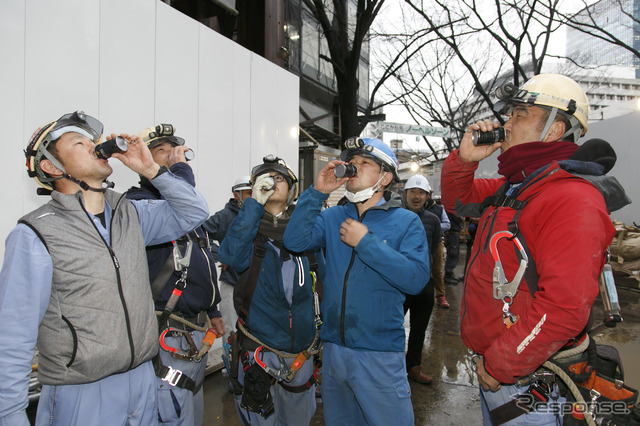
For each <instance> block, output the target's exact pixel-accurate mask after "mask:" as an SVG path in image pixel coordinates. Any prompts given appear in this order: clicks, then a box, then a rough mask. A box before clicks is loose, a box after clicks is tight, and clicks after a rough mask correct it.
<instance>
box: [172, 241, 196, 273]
mask: <svg viewBox="0 0 640 426" xmlns="http://www.w3.org/2000/svg"><path fill="white" fill-rule="evenodd" d="M172 243H173V265H174V269H175V270H176V271H182V269H183V268H185V269H186V268H188V267H189V263H191V250H192V249H193V240H192V239H191V236H190V235H189V234H187V250H186V251H185V252H184V256H183V255H182V253H180V247H179V246H178V243H176V242H175V241H172Z"/></svg>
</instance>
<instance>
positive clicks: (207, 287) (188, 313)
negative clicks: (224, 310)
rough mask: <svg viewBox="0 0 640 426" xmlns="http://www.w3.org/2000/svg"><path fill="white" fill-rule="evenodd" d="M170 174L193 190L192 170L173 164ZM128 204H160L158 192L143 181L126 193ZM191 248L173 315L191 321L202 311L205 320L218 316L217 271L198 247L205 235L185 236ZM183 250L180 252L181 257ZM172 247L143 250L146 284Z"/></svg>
mask: <svg viewBox="0 0 640 426" xmlns="http://www.w3.org/2000/svg"><path fill="white" fill-rule="evenodd" d="M171 173H173V174H174V175H176V176H178V177H180V178H182V179H183V180H185V181H186V182H187V183H189V185H191V186H193V187H195V186H196V183H195V179H194V176H193V170H192V169H191V166H189V165H188V164H187V163H176V164H174V165H173V166H171ZM127 198H128V199H130V200H161V199H163V197H162V196H161V195H160V192H159V191H158V190H157V189H156V188H155V187H154V186H153V185H151V183H150V182H149V181H148V180H147V179H142V180H141V181H140V188H138V187H135V186H134V187H131V188H129V190H128V191H127ZM189 234H190V235H191V237H192V238H193V241H194V244H193V249H192V253H191V259H190V265H189V268H188V270H187V287H186V288H185V290H184V291H183V292H182V295H181V296H180V299H178V304H177V305H176V307H175V309H174V311H176V312H180V313H182V314H183V315H184V316H185V317H194V316H196V315H198V313H200V312H202V311H207V314H208V315H209V318H214V317H219V316H221V314H220V311H218V303H220V294H219V291H218V281H217V269H216V265H215V260H214V259H213V256H212V255H211V252H210V250H209V248H208V247H206V246H204V247H202V246H200V245H198V239H200V241H207V242H208V239H207V238H206V235H205V232H204V231H203V229H202V228H201V227H198V228H196V229H194V230H193V231H191V232H189ZM184 250H185V249H184V248H182V251H183V253H182V254H184ZM172 253H173V244H172V243H171V242H170V241H169V242H164V243H162V244H156V245H153V246H149V247H147V263H148V264H149V281H150V282H151V283H153V281H154V280H155V279H156V277H157V276H158V274H159V273H160V271H161V270H162V267H163V266H164V264H165V262H166V261H167V258H168V257H169V256H172ZM181 276H182V272H176V271H173V273H172V274H171V276H170V277H169V279H168V280H167V282H166V284H165V285H164V287H163V289H162V291H161V292H160V295H159V296H158V298H157V300H156V301H155V303H156V310H159V311H161V310H163V309H164V307H165V305H166V304H167V301H168V300H169V297H171V292H172V291H173V289H174V288H175V285H176V281H178V280H179V279H180V277H181Z"/></svg>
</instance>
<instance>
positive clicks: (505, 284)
mask: <svg viewBox="0 0 640 426" xmlns="http://www.w3.org/2000/svg"><path fill="white" fill-rule="evenodd" d="M502 238H507V239H509V240H511V241H513V243H514V244H515V245H516V248H517V249H518V251H519V252H520V255H521V256H522V260H520V266H519V267H518V271H517V272H516V274H515V276H514V277H513V280H512V281H511V282H509V281H507V277H506V276H505V275H504V269H503V268H502V262H501V261H500V255H499V254H498V241H499V240H501V239H502ZM489 250H490V251H491V256H492V257H493V260H494V262H495V267H494V268H493V298H494V299H497V300H502V301H503V302H505V303H508V304H509V305H510V304H511V302H507V301H506V300H505V299H507V298H508V299H510V300H513V297H514V296H515V295H516V293H517V292H518V287H519V286H520V281H522V277H523V276H524V273H525V271H526V269H527V265H528V264H529V256H527V252H526V251H525V250H524V247H523V246H522V244H521V243H520V240H519V239H518V237H516V236H514V235H513V234H512V233H511V232H509V231H500V232H496V233H495V234H493V236H492V237H491V242H490V245H489Z"/></svg>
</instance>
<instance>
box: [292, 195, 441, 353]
mask: <svg viewBox="0 0 640 426" xmlns="http://www.w3.org/2000/svg"><path fill="white" fill-rule="evenodd" d="M326 199H327V195H326V194H323V193H321V192H319V191H318V190H316V189H315V188H313V186H312V187H310V188H309V189H308V190H306V191H305V192H304V193H303V194H302V196H301V197H300V200H299V201H298V204H297V206H296V210H295V212H294V214H293V216H292V217H291V220H290V221H289V226H288V227H287V230H286V231H285V235H284V244H285V247H287V248H288V249H289V250H292V251H303V250H311V249H317V248H321V247H324V248H326V256H327V273H326V279H325V280H324V298H323V300H322V316H323V321H324V323H323V326H322V332H321V337H322V339H323V340H325V341H329V342H332V343H336V344H339V345H343V346H347V347H349V348H353V349H365V350H373V351H393V352H404V347H405V332H404V326H403V324H404V311H403V307H402V304H403V303H404V299H405V293H407V294H418V293H420V292H421V291H422V289H423V288H424V286H425V284H426V283H427V282H428V281H429V276H430V275H429V273H430V268H429V249H428V243H427V237H426V234H425V231H424V227H423V226H422V222H420V218H419V217H418V216H417V215H416V214H414V213H412V212H410V211H408V210H405V209H403V208H402V202H401V199H400V196H399V195H397V194H393V193H390V192H387V193H385V197H384V198H383V199H382V200H381V203H380V204H379V205H378V206H375V207H373V208H370V209H369V210H367V211H366V212H365V213H364V214H363V215H362V217H358V212H357V210H356V206H355V205H354V204H353V203H347V204H345V205H344V206H335V207H331V208H329V209H326V210H324V211H322V212H321V209H322V202H323V201H324V200H326ZM349 217H350V218H352V219H355V220H358V221H360V222H362V223H364V224H365V225H366V226H367V227H368V228H369V233H368V234H367V235H365V236H364V237H363V238H362V240H360V243H359V244H358V245H357V246H356V247H355V248H351V247H349V246H348V245H347V244H345V243H343V242H342V241H341V240H340V233H339V232H338V231H339V229H340V226H341V224H342V223H343V222H344V221H345V220H346V219H347V218H349Z"/></svg>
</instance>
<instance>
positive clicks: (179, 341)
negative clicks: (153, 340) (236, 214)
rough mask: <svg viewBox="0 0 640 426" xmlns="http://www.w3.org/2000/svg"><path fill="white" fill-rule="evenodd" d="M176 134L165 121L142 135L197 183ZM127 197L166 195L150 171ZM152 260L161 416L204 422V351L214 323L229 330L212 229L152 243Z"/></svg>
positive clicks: (170, 165) (166, 162) (158, 156)
mask: <svg viewBox="0 0 640 426" xmlns="http://www.w3.org/2000/svg"><path fill="white" fill-rule="evenodd" d="M173 133H174V128H173V126H171V125H170V124H162V125H159V126H155V127H150V128H148V129H146V130H145V131H143V132H142V133H140V137H141V138H142V140H143V141H144V142H145V143H146V145H147V146H148V147H149V151H151V155H152V156H153V160H154V161H155V162H156V163H158V164H159V165H161V166H163V167H166V168H167V169H168V170H169V171H170V172H171V173H172V174H174V175H175V176H178V177H179V178H182V179H183V180H184V181H186V182H187V183H188V184H189V185H191V186H194V187H195V179H194V175H193V170H192V169H191V166H190V165H189V164H188V163H187V160H186V158H185V154H188V153H190V151H189V148H187V147H186V146H185V143H184V139H183V138H180V137H177V136H175V135H174V134H173ZM127 198H128V199H129V200H162V199H164V197H163V196H162V194H161V193H160V191H158V190H157V189H156V188H155V186H153V185H152V184H151V182H149V179H147V178H146V177H144V176H140V186H139V187H135V186H134V187H131V188H129V190H128V191H127ZM176 256H177V257H176ZM180 262H182V263H180ZM147 263H148V265H149V280H150V282H151V292H152V296H153V300H154V303H155V308H156V311H157V312H158V313H162V315H161V316H160V324H159V328H160V333H161V334H160V336H161V338H160V349H159V351H158V359H155V360H154V367H155V368H156V375H157V376H158V377H157V379H156V382H157V386H158V421H159V422H160V423H161V424H168V425H185V426H190V425H201V424H202V421H203V416H204V400H203V393H204V391H203V390H202V383H203V382H204V376H205V369H206V366H207V352H206V347H205V349H204V350H203V353H202V354H199V352H200V350H201V349H202V343H203V341H205V337H206V334H207V330H208V329H209V328H213V330H212V331H210V332H209V333H212V332H215V335H217V336H222V335H223V334H224V332H225V327H224V322H223V320H222V318H221V314H220V311H219V310H218V307H217V305H218V303H219V302H220V293H219V291H218V286H217V272H216V267H215V261H214V259H213V256H212V254H211V251H210V250H209V239H208V237H207V233H206V231H205V230H204V229H203V228H202V227H201V226H199V227H197V228H195V229H192V230H190V232H188V233H185V235H183V236H181V237H180V238H179V239H177V240H175V241H173V242H172V241H165V242H163V243H161V244H156V245H153V246H148V247H147ZM181 285H184V286H185V287H184V288H181ZM177 291H179V292H180V293H179V296H178V297H177V299H176V296H173V295H174V294H177V293H176V292H177ZM172 296H173V299H171V298H172ZM170 299H171V300H172V302H171V303H169V300H170ZM209 337H211V336H209ZM209 347H210V346H209ZM168 369H172V370H174V371H179V372H181V376H180V379H181V380H178V381H177V382H176V383H173V382H171V381H167V380H166V376H167V373H168V371H169V370H168ZM187 378H188V380H187Z"/></svg>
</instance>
